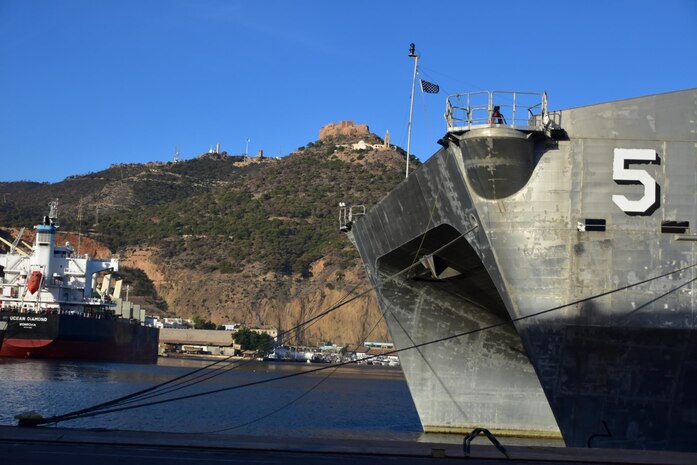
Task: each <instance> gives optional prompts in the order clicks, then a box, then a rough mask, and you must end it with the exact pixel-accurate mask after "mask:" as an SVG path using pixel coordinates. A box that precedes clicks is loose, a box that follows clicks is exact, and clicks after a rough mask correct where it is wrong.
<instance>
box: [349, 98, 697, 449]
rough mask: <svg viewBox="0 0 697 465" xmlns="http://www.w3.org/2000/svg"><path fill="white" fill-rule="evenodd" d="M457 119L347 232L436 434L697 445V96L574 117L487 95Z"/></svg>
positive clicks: (635, 102)
mask: <svg viewBox="0 0 697 465" xmlns="http://www.w3.org/2000/svg"><path fill="white" fill-rule="evenodd" d="M445 119H446V122H447V130H446V133H445V135H444V137H443V138H442V139H441V140H439V141H438V142H439V144H440V145H441V147H442V148H440V149H439V150H438V151H437V152H436V153H435V154H434V155H433V156H432V157H431V158H430V159H429V160H428V161H427V162H426V163H424V164H423V165H422V166H421V167H420V168H419V169H418V170H416V171H414V172H413V173H410V174H409V176H408V177H407V178H406V179H405V180H404V181H403V182H402V183H401V184H399V185H398V186H397V187H396V188H395V189H394V190H393V191H392V192H390V193H389V194H388V195H387V196H386V197H384V198H383V199H382V200H381V201H380V202H379V203H378V204H376V205H375V206H374V207H373V208H371V209H370V210H368V211H367V212H366V213H365V214H364V215H354V216H353V217H351V216H350V215H348V216H346V215H345V216H344V218H349V220H348V221H343V220H342V225H341V226H342V229H344V230H345V231H347V232H348V233H349V235H350V237H351V238H352V240H353V241H354V244H355V245H356V247H357V249H358V251H359V253H360V255H361V258H362V260H363V262H364V265H365V268H366V270H367V272H368V275H369V278H370V280H371V282H372V284H373V285H374V286H375V288H376V290H377V295H378V301H379V304H380V306H381V309H382V311H383V312H384V314H385V318H386V322H387V324H388V327H389V330H390V333H391V336H392V338H393V340H394V342H395V344H396V347H397V348H398V349H407V348H410V347H414V346H417V348H413V349H409V350H404V351H403V352H401V353H400V359H401V362H402V369H403V371H404V374H405V377H406V380H407V383H408V385H409V389H410V391H411V394H412V397H413V399H414V403H415V405H416V408H417V411H418V414H419V417H420V419H421V423H422V425H423V428H424V429H425V430H426V431H441V432H445V431H452V432H461V431H469V430H471V429H472V428H475V427H483V428H488V429H490V430H491V431H492V432H494V433H495V434H520V435H528V436H535V435H540V436H553V435H555V434H557V435H559V434H560V435H561V436H562V438H563V440H564V442H565V443H566V445H567V446H575V447H612V448H634V449H661V450H676V451H697V441H695V440H694V438H695V437H697V333H696V332H695V325H696V324H697V284H695V282H696V281H697V234H695V232H694V227H695V222H697V89H690V90H682V91H676V92H670V93H664V94H658V95H650V96H644V97H638V98H630V99H626V100H618V101H611V102H605V103H600V104H594V105H588V106H583V107H578V108H570V109H565V110H558V111H552V110H550V109H548V96H547V94H546V93H544V92H532V93H530V92H516V91H505V92H503V91H483V92H471V93H463V94H456V95H450V96H448V97H447V100H446V111H445ZM341 218H342V217H341V216H340V219H341ZM432 341H439V342H436V343H432Z"/></svg>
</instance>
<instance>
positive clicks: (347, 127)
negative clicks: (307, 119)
mask: <svg viewBox="0 0 697 465" xmlns="http://www.w3.org/2000/svg"><path fill="white" fill-rule="evenodd" d="M361 134H370V129H368V125H367V124H356V123H354V122H353V121H340V122H338V123H329V124H327V125H326V126H324V127H323V128H322V129H320V130H319V139H320V140H322V139H326V138H327V137H332V136H355V135H361Z"/></svg>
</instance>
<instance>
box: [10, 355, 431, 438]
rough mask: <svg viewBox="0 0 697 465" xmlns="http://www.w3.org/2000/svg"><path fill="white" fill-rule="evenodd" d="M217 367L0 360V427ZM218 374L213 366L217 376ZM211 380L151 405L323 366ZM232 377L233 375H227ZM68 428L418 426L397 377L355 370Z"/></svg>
mask: <svg viewBox="0 0 697 465" xmlns="http://www.w3.org/2000/svg"><path fill="white" fill-rule="evenodd" d="M210 363H211V362H209V361H201V360H190V359H163V358H161V359H160V361H159V363H158V364H157V365H136V364H117V363H87V362H65V361H64V362H60V361H42V360H20V359H2V360H0V392H2V393H3V399H4V402H3V407H2V409H0V424H5V425H10V424H16V420H15V419H14V416H15V415H16V414H18V413H21V412H26V411H36V412H37V413H39V414H40V415H42V416H44V417H47V416H53V415H57V414H63V413H66V412H70V411H74V410H78V409H82V408H85V407H88V406H92V405H95V404H99V403H102V402H105V401H108V400H111V399H114V398H118V397H121V396H124V395H127V394H130V393H133V392H136V391H139V390H142V389H145V388H149V387H151V386H154V385H156V384H159V383H163V382H165V381H167V380H170V379H173V378H176V377H179V376H182V375H184V374H186V373H189V372H191V371H192V370H195V369H197V368H201V367H204V366H206V365H208V364H210ZM217 366H218V365H216V367H217ZM224 366H226V367H227V368H226V369H225V370H220V371H217V372H214V371H213V370H212V369H210V368H209V369H206V370H205V371H204V372H205V373H210V374H217V373H221V372H222V373H221V374H219V375H218V376H216V377H214V378H210V379H207V380H203V381H202V382H200V383H198V384H195V385H193V386H190V387H187V388H184V389H179V390H177V391H174V392H171V393H169V394H167V395H164V396H162V397H155V398H152V399H149V401H158V400H160V399H167V398H172V397H179V396H188V395H192V394H198V393H202V392H206V391H213V390H220V389H227V388H231V387H233V386H237V385H242V384H249V383H254V382H258V381H264V380H269V379H271V378H276V377H279V376H286V375H291V374H297V373H301V372H307V371H310V370H313V369H316V368H318V367H322V366H324V365H317V364H297V363H269V362H251V363H250V362H244V363H241V364H240V363H239V362H237V363H233V364H227V363H226V364H224ZM230 368H231V369H230ZM60 426H63V427H75V428H107V429H121V430H138V431H166V432H191V433H204V432H224V433H227V434H245V435H247V434H248V435H278V436H294V435H301V436H304V437H308V436H309V437H323V436H328V437H331V436H336V435H341V436H356V437H361V436H362V435H371V436H374V435H375V434H376V433H378V434H386V435H390V434H397V435H399V434H410V433H411V434H418V433H419V431H420V424H419V419H418V416H417V414H416V410H415V408H414V404H413V402H412V400H411V397H410V395H409V390H408V388H407V385H406V382H405V381H404V377H403V375H402V372H401V370H400V369H399V368H388V367H373V366H349V367H342V368H339V369H334V368H331V369H328V370H323V371H320V372H316V373H306V374H304V375H301V376H295V377H291V378H289V379H284V380H279V381H273V382H268V383H264V384H258V385H255V386H250V387H245V388H241V389H231V390H226V391H223V392H219V393H216V394H211V395H204V396H200V397H193V398H189V399H185V400H178V401H174V402H167V403H163V404H159V405H154V406H149V407H144V408H137V409H131V410H125V411H122V412H117V413H110V414H105V415H99V416H96V417H90V418H83V419H78V420H73V421H68V422H64V423H60Z"/></svg>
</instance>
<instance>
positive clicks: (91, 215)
mask: <svg viewBox="0 0 697 465" xmlns="http://www.w3.org/2000/svg"><path fill="white" fill-rule="evenodd" d="M323 131H324V132H323V134H322V135H323V137H322V139H320V140H318V141H315V142H311V143H308V144H307V146H305V147H301V148H300V149H298V150H297V151H295V152H293V153H291V154H289V155H288V156H286V157H282V158H280V159H265V158H259V159H255V161H254V162H253V163H252V162H250V159H248V158H245V157H239V156H227V155H224V154H214V155H215V156H212V155H210V154H206V155H204V156H201V157H196V158H194V159H192V160H188V161H183V162H179V163H148V164H142V165H137V164H128V165H114V166H112V167H110V168H109V169H107V170H105V171H102V172H98V173H89V174H87V175H81V176H72V177H70V178H68V179H66V180H64V181H62V182H60V183H55V184H46V183H30V182H18V183H0V187H2V192H5V193H7V194H6V198H5V203H4V204H3V205H2V207H0V224H3V225H6V226H20V225H21V226H25V225H27V226H28V225H32V224H34V223H35V222H36V220H37V219H40V218H41V216H42V215H43V214H45V212H44V211H43V210H45V205H46V203H48V201H49V200H53V199H58V200H59V202H60V211H59V215H60V220H61V223H62V224H63V230H72V231H78V230H80V231H82V235H81V237H83V239H82V240H83V241H86V239H84V238H85V237H86V236H89V237H90V238H91V239H92V240H93V241H95V242H94V243H95V244H97V243H100V244H102V246H103V247H108V248H109V249H111V250H112V251H114V252H116V253H118V254H119V255H120V256H121V258H122V267H123V268H124V274H125V276H126V278H127V279H128V280H131V281H132V286H131V289H132V293H131V295H130V297H131V298H132V299H133V300H136V301H138V303H141V304H142V305H144V306H145V307H146V310H147V311H148V312H149V313H160V314H169V315H177V316H182V317H187V318H189V317H193V316H199V317H201V318H204V319H206V320H211V321H212V322H214V323H216V324H224V323H230V322H234V323H248V324H269V325H274V326H278V327H280V328H281V329H283V330H287V329H289V328H292V327H294V326H296V325H297V324H298V323H300V322H302V321H306V320H307V319H309V318H312V317H313V316H315V315H318V314H320V313H322V312H324V311H326V310H328V309H330V308H331V307H332V306H334V305H336V304H337V303H339V302H341V301H342V299H350V298H351V297H353V296H355V295H356V294H357V293H360V292H362V291H365V290H366V289H368V288H369V283H368V280H367V278H366V275H365V272H364V270H363V267H362V265H361V263H360V259H359V257H358V255H357V253H356V252H355V250H354V249H353V247H352V246H351V244H350V243H349V241H348V240H347V238H346V237H345V236H344V235H343V234H342V233H340V232H339V229H338V221H337V218H338V204H339V202H346V203H347V204H349V205H353V204H364V205H366V207H370V206H371V205H372V204H374V203H375V202H377V201H378V200H379V199H380V198H381V197H382V196H383V195H384V194H385V193H387V192H389V191H390V190H391V189H392V188H393V187H394V186H395V185H396V184H397V183H398V182H400V181H401V179H402V176H403V175H402V172H403V165H404V156H405V154H404V151H403V150H401V149H399V148H395V149H392V148H390V149H387V150H386V149H384V148H382V149H380V150H377V149H372V148H370V147H368V148H367V149H360V150H356V149H353V148H351V147H352V146H354V145H355V143H356V142H358V141H359V140H363V141H365V142H366V143H367V144H368V145H370V144H374V145H377V144H380V143H381V142H382V140H381V139H380V138H379V137H377V136H375V135H374V134H371V133H369V132H368V131H367V126H366V125H353V124H352V125H349V124H344V123H338V124H336V125H330V126H325V128H323ZM352 144H354V145H352ZM71 242H73V244H74V243H75V239H72V240H71ZM87 243H88V242H85V244H86V245H85V246H87ZM102 253H104V250H102ZM293 338H295V339H296V341H293V342H298V343H320V342H327V341H331V342H335V343H349V344H353V343H358V342H360V341H362V340H364V339H366V338H368V339H373V340H386V339H388V338H389V335H388V334H387V330H386V327H385V325H384V324H383V323H382V322H381V315H380V312H379V309H378V306H377V304H376V301H375V297H374V294H373V293H368V294H366V295H365V296H363V297H361V298H359V299H356V300H353V301H351V302H350V303H349V304H347V305H345V306H342V307H341V308H340V309H337V310H336V311H333V312H331V313H329V314H328V315H326V316H324V317H323V318H321V319H318V320H317V321H315V322H314V323H313V324H312V325H310V326H308V327H306V328H304V329H303V331H302V332H300V333H297V334H295V335H294V336H293Z"/></svg>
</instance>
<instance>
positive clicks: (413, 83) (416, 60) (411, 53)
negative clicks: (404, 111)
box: [404, 42, 419, 178]
mask: <svg viewBox="0 0 697 465" xmlns="http://www.w3.org/2000/svg"><path fill="white" fill-rule="evenodd" d="M409 56H410V57H411V58H413V59H414V79H413V80H412V81H411V103H410V104H409V125H408V126H407V170H406V174H405V176H404V177H405V178H407V177H409V157H410V156H411V118H412V115H413V114H414V89H415V88H416V73H417V70H418V69H419V55H417V54H416V45H414V43H413V42H412V43H411V44H409Z"/></svg>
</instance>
